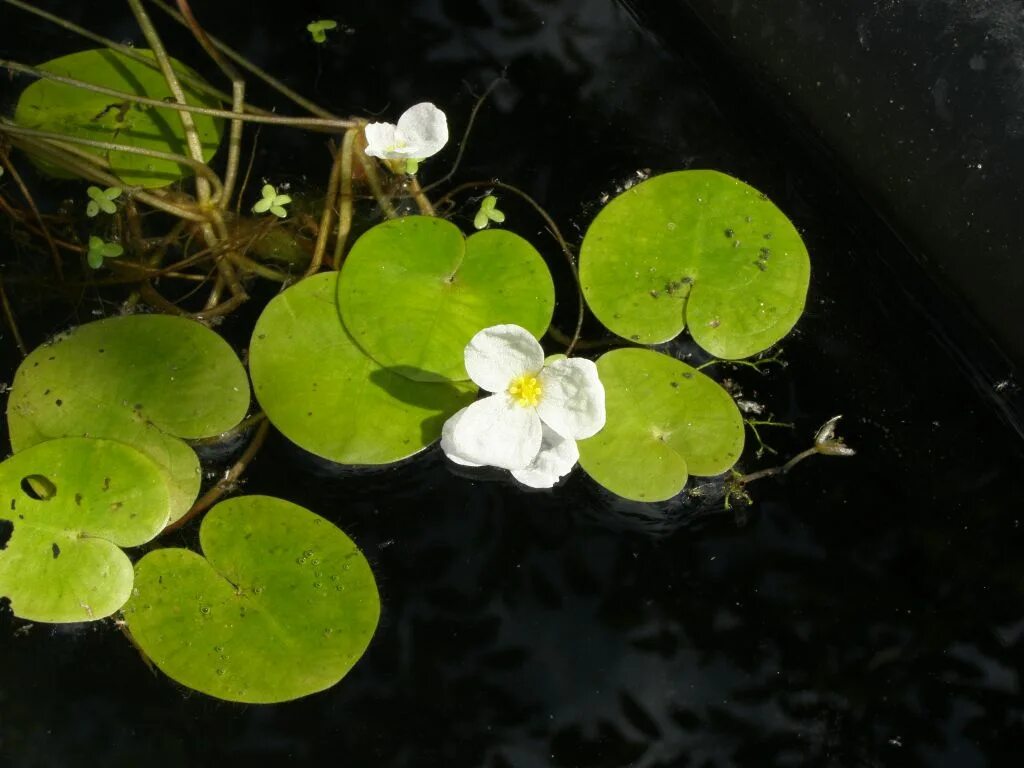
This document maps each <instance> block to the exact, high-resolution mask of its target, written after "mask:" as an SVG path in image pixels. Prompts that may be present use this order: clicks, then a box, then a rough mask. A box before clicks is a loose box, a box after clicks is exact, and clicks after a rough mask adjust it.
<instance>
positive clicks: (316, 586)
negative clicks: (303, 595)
mask: <svg viewBox="0 0 1024 768" xmlns="http://www.w3.org/2000/svg"><path fill="white" fill-rule="evenodd" d="M322 586H323V584H321V583H320V582H319V581H314V582H313V589H320V587H322Z"/></svg>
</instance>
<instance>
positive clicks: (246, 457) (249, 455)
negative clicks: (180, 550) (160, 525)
mask: <svg viewBox="0 0 1024 768" xmlns="http://www.w3.org/2000/svg"><path fill="white" fill-rule="evenodd" d="M269 430H270V422H269V421H267V420H266V419H264V420H262V421H260V424H259V426H258V427H257V428H256V434H255V435H253V438H252V440H251V441H250V442H249V445H248V446H246V449H245V452H244V453H243V454H242V455H241V456H239V458H238V461H236V462H235V463H234V464H233V465H232V466H231V469H229V470H228V471H227V472H225V473H224V477H222V478H221V479H220V480H219V481H217V484H216V485H214V486H213V487H212V488H211V489H210V490H208V491H207V492H206V493H204V494H203V495H202V496H201V497H200V498H199V500H198V501H196V503H195V504H193V505H192V508H191V509H190V510H189V511H188V512H186V513H185V514H184V515H182V516H181V518H179V519H178V520H175V521H174V522H173V523H171V524H170V525H168V526H167V527H166V528H164V530H163V533H167V532H168V531H175V530H177V529H178V528H181V527H182V526H183V525H185V524H186V523H188V522H189V521H191V520H193V519H194V518H195V517H196V516H198V515H201V514H202V513H203V512H205V511H206V510H208V509H209V508H210V507H212V506H213V505H214V504H216V503H217V501H219V500H220V498H221V496H223V495H224V494H225V493H227V492H228V490H230V488H231V486H232V485H234V484H235V482H236V481H237V480H238V478H239V477H241V475H242V473H243V472H245V468H246V467H248V466H249V463H250V462H251V461H252V460H253V459H254V458H255V457H256V454H257V453H259V450H260V448H262V447H263V441H264V440H266V439H267V432H268V431H269Z"/></svg>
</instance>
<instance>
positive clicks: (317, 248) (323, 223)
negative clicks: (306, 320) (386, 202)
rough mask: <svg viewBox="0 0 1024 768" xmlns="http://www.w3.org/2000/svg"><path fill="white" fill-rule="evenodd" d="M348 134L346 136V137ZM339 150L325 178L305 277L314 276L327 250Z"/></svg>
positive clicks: (336, 187)
mask: <svg viewBox="0 0 1024 768" xmlns="http://www.w3.org/2000/svg"><path fill="white" fill-rule="evenodd" d="M347 135H348V134H346V136H347ZM343 157H344V156H343V155H342V152H341V150H338V151H337V152H335V153H334V161H333V162H332V163H331V173H330V175H329V176H328V177H327V194H326V195H325V196H324V206H323V209H322V210H321V211H320V224H319V226H318V227H317V232H316V245H314V246H313V256H312V257H311V258H310V260H309V267H308V268H307V269H306V277H309V276H310V275H315V274H316V273H317V272H319V271H320V266H321V265H322V264H323V261H324V252H325V251H326V250H327V238H328V237H329V236H330V233H331V216H332V215H333V214H334V202H335V200H336V199H337V197H338V184H339V181H340V179H341V163H342V158H343Z"/></svg>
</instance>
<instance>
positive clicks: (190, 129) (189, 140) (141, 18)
mask: <svg viewBox="0 0 1024 768" xmlns="http://www.w3.org/2000/svg"><path fill="white" fill-rule="evenodd" d="M127 2H128V7H129V8H131V10H132V13H133V14H134V16H135V20H136V22H138V24H139V29H141V30H142V34H143V36H144V37H145V38H146V43H147V44H148V45H149V49H150V51H152V53H153V58H155V59H156V61H157V64H159V65H160V72H161V73H162V74H163V76H164V80H165V81H166V83H167V88H168V90H170V92H171V95H172V96H174V100H175V101H176V102H177V103H178V104H181V105H187V104H188V101H187V100H186V99H185V91H184V89H183V88H182V87H181V83H180V82H179V81H178V75H177V73H176V72H175V71H174V67H173V66H172V65H171V58H170V56H168V55H167V50H166V49H165V48H164V43H163V41H162V40H161V39H160V35H159V34H158V33H157V31H156V27H155V26H153V22H152V21H151V20H150V18H149V14H148V13H146V9H145V8H143V7H142V1H141V0H127ZM178 117H179V118H180V119H181V126H182V128H183V129H184V131H185V145H186V146H187V147H188V153H189V155H190V156H191V157H192V159H193V160H195V161H196V162H197V163H200V164H202V163H204V162H205V161H204V160H203V145H202V142H201V141H200V139H199V131H198V130H197V129H196V122H195V120H194V119H193V118H192V113H191V112H188V111H182V112H178ZM196 193H197V197H198V198H199V204H200V205H201V206H202V207H204V208H208V207H209V206H210V182H209V180H208V179H207V178H206V177H204V176H196ZM209 242H210V245H212V244H213V243H214V240H213V234H212V229H211V232H210V238H209Z"/></svg>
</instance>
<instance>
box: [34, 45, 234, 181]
mask: <svg viewBox="0 0 1024 768" xmlns="http://www.w3.org/2000/svg"><path fill="white" fill-rule="evenodd" d="M139 52H140V53H142V54H144V55H146V56H152V54H151V53H150V52H149V51H144V50H140V51H139ZM171 61H172V66H173V68H174V69H175V70H176V71H177V72H178V73H179V74H182V73H187V74H189V75H191V76H193V77H197V75H196V74H195V72H193V71H192V70H191V69H189V68H188V67H186V66H185V65H184V64H182V63H181V62H180V61H175V60H173V59H172V60H171ZM39 69H42V70H45V71H47V72H51V73H53V74H55V75H64V76H66V77H73V78H75V79H76V80H82V81H85V82H87V83H92V84H93V85H100V86H103V87H106V88H112V89H114V90H117V91H121V92H124V93H131V94H133V95H135V96H145V97H147V98H150V99H167V98H170V97H171V92H170V89H169V88H168V87H167V82H166V81H165V80H164V77H163V75H162V74H160V71H159V70H158V69H153V68H151V67H147V66H146V65H145V64H142V63H141V62H138V61H135V60H134V59H131V58H129V57H128V56H125V55H123V54H121V53H118V52H116V51H112V50H110V49H108V48H99V49H95V50H88V51H79V52H77V53H72V54H70V55H68V56H61V57H60V58H57V59H52V60H50V61H47V62H46V63H44V64H40V65H39ZM184 90H185V96H186V101H187V102H188V103H189V104H193V105H196V106H203V107H212V108H218V107H220V102H219V101H217V99H215V98H213V97H210V96H207V95H205V94H201V93H199V92H197V91H195V90H193V89H190V88H188V87H187V86H185V87H184ZM193 119H194V121H195V125H196V130H197V131H198V133H199V139H200V143H201V144H202V149H203V159H204V161H209V160H210V158H212V157H213V154H214V152H216V151H217V146H218V144H220V137H221V132H222V125H223V121H222V120H220V119H217V118H212V117H209V116H207V115H194V117H193ZM14 120H15V122H17V123H19V124H20V125H24V126H26V127H28V128H37V129H39V130H44V131H51V132H53V133H60V134H64V135H66V136H72V137H75V138H79V139H90V140H93V141H105V142H111V143H115V144H127V145H129V146H132V147H137V148H140V149H154V150H157V151H159V152H171V153H174V154H178V155H187V154H188V150H187V146H186V141H185V129H184V128H183V127H182V124H181V118H180V117H179V115H178V113H177V112H176V111H174V110H171V109H158V108H155V107H150V106H143V105H139V104H131V103H128V102H125V103H119V102H118V100H117V98H116V97H114V96H107V95H105V94H102V93H95V92H93V91H87V90H84V89H82V88H76V87H75V86H72V85H65V84H64V83H58V82H56V81H53V80H37V81H36V82H34V83H32V84H31V85H30V86H28V87H27V88H26V89H25V90H24V91H22V93H21V97H20V98H19V99H18V105H17V107H15V111H14ZM84 149H85V151H87V152H92V153H94V154H97V155H100V156H101V157H104V158H105V159H107V160H108V161H109V162H110V166H111V169H112V170H113V172H114V173H115V174H117V176H118V177H119V178H120V179H121V180H122V181H124V182H125V184H129V185H132V186H141V187H163V186H166V185H167V184H170V183H172V182H175V181H177V180H178V179H180V178H182V177H184V176H189V175H191V173H192V171H191V169H190V168H189V167H188V166H184V165H178V164H177V163H174V162H171V161H169V160H161V159H155V158H152V157H145V156H143V155H138V154H134V153H131V152H119V151H109V152H108V151H107V150H104V149H94V148H91V147H84ZM36 162H37V163H38V164H39V165H40V167H41V168H42V169H43V170H44V171H46V172H48V173H50V174H52V175H56V176H62V177H67V176H68V174H67V173H66V172H64V171H62V170H61V169H60V168H58V167H57V166H55V165H54V164H53V163H52V162H50V161H47V160H37V161H36Z"/></svg>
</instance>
